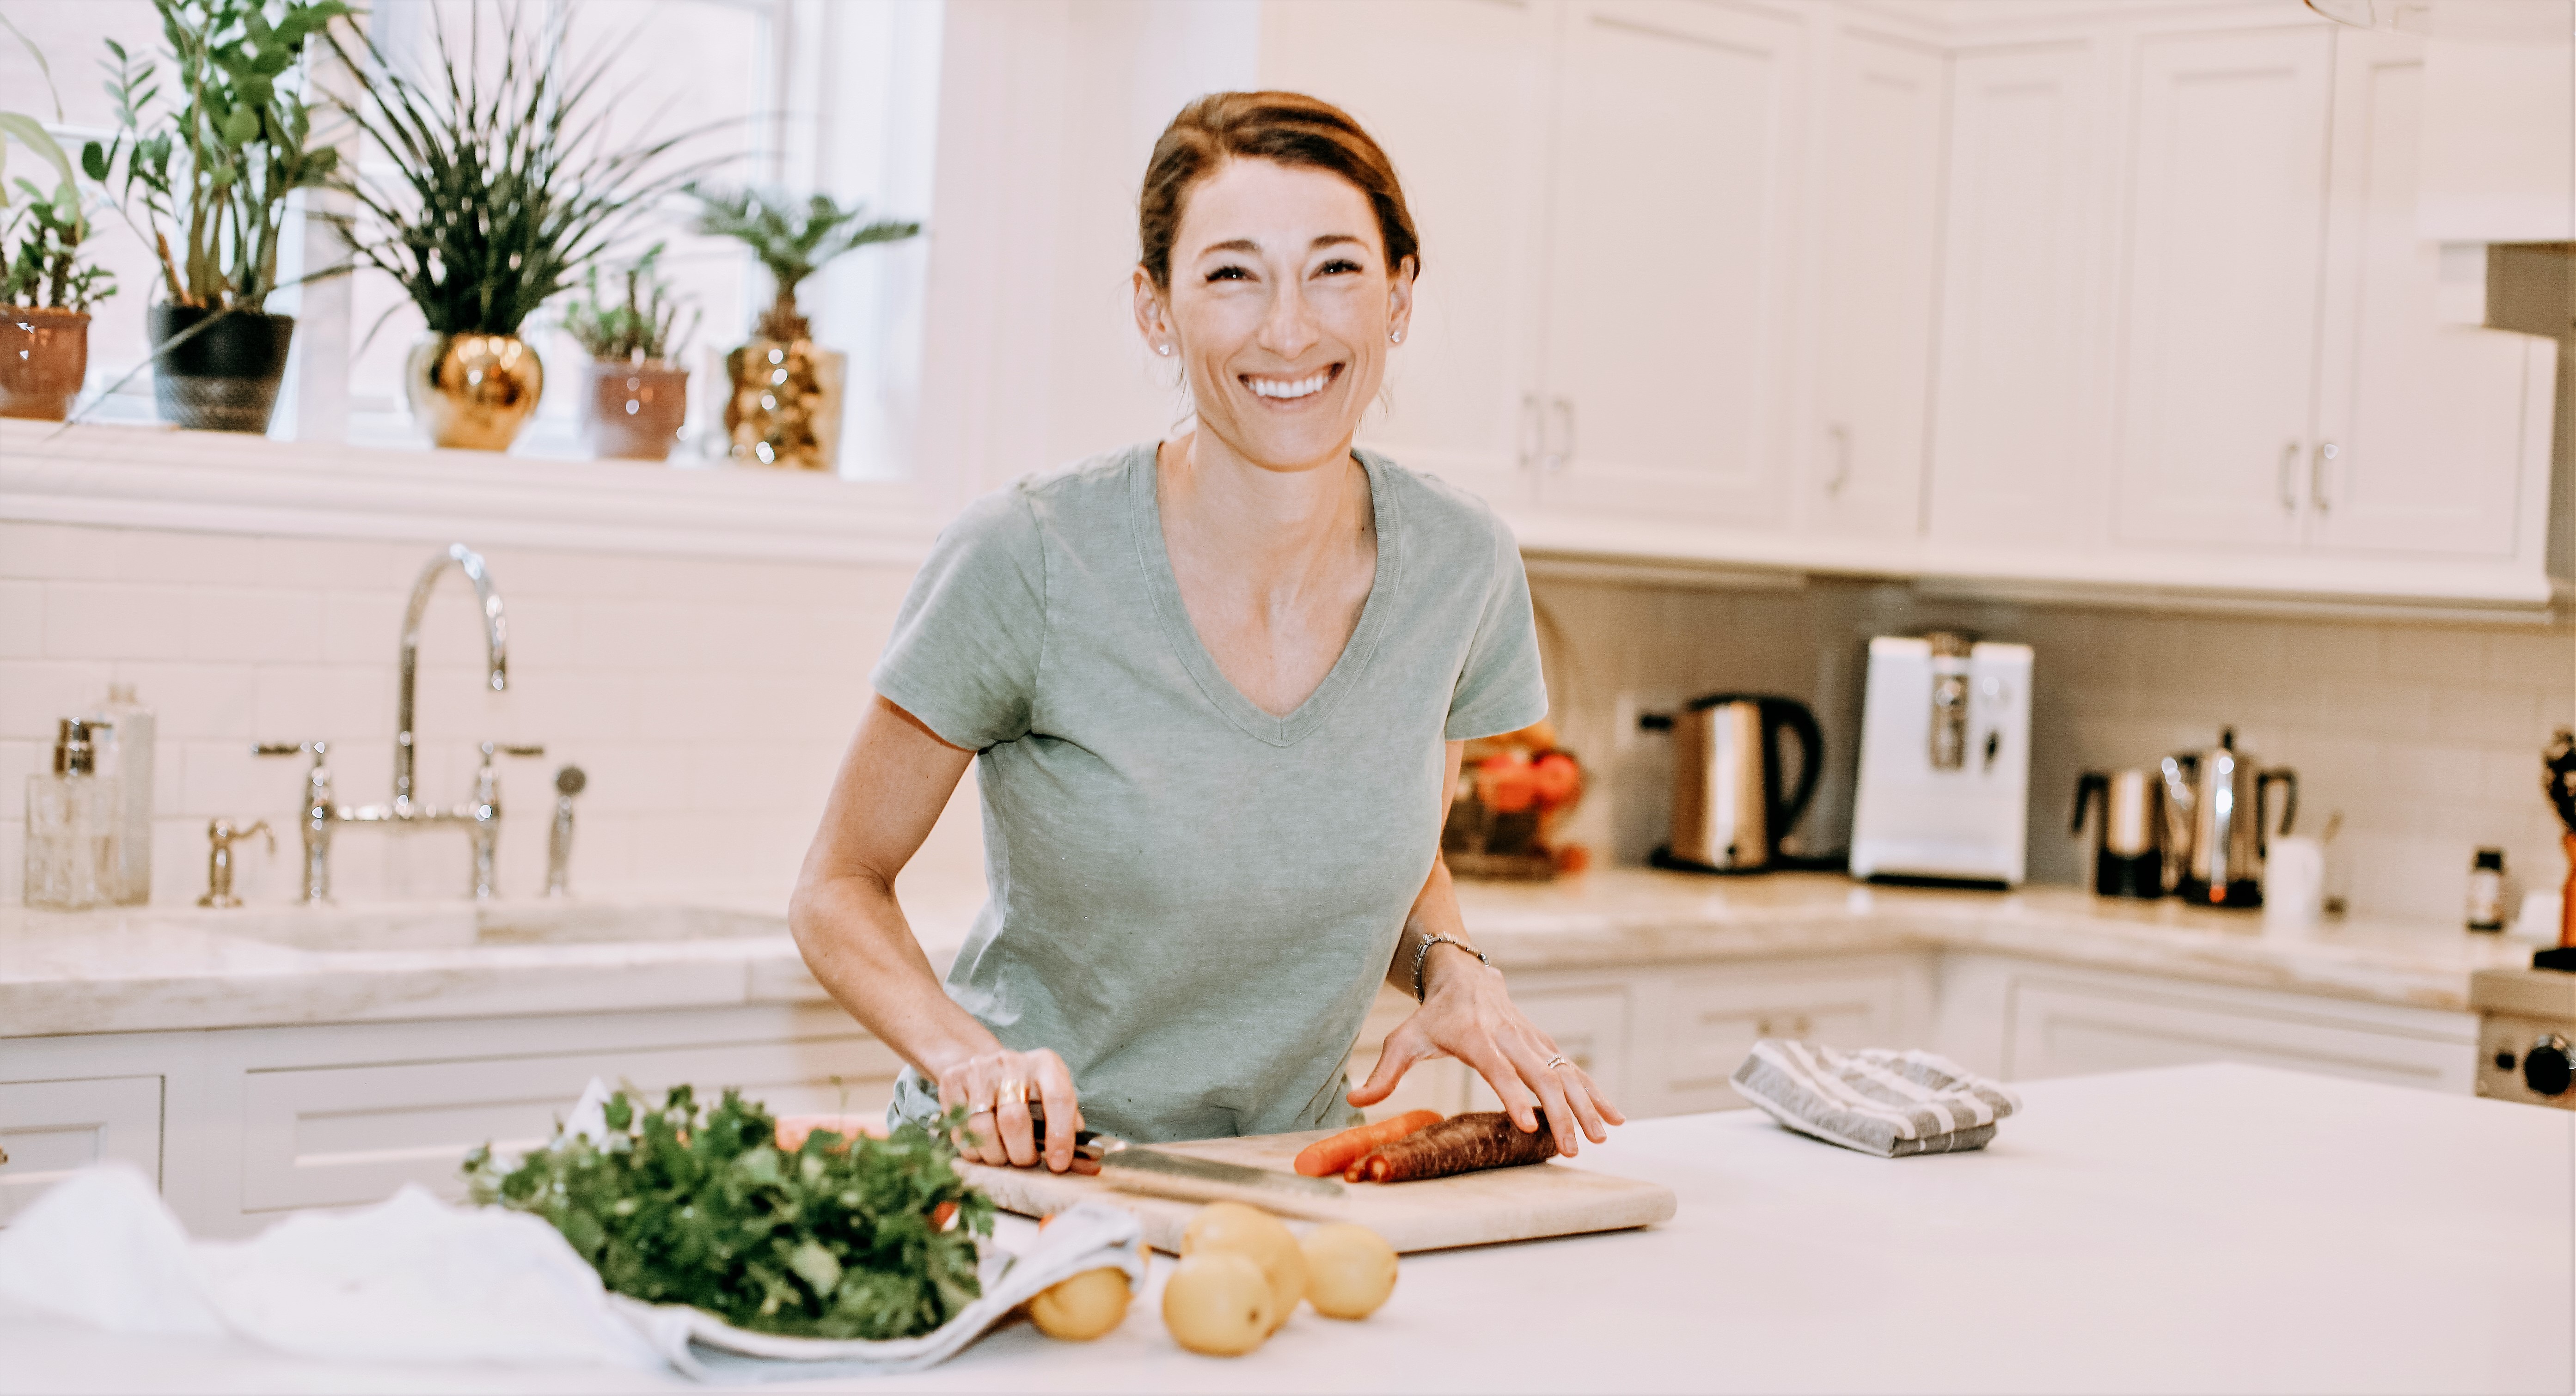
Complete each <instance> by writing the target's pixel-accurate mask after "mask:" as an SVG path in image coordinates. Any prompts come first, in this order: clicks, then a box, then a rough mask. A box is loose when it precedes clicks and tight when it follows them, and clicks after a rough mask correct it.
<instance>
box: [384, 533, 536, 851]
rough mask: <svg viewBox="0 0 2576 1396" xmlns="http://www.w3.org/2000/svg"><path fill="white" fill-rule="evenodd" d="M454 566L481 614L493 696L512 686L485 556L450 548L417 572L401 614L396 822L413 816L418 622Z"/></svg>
mask: <svg viewBox="0 0 2576 1396" xmlns="http://www.w3.org/2000/svg"><path fill="white" fill-rule="evenodd" d="M450 567H454V568H456V569H457V570H458V571H460V572H463V573H464V574H465V580H467V581H469V582H472V583H473V584H474V600H475V604H476V606H477V607H478V608H479V609H480V610H481V611H482V613H483V645H484V649H485V651H486V653H487V654H488V655H489V657H490V659H491V674H490V677H489V682H490V684H491V687H492V691H493V692H495V693H500V692H504V691H506V690H507V689H508V688H509V687H510V644H509V640H510V628H509V624H508V622H507V621H506V620H505V619H504V618H503V616H502V613H501V594H500V593H499V592H497V591H494V590H493V589H492V574H491V572H490V570H489V569H487V568H486V567H485V566H484V565H483V555H482V554H481V553H478V552H476V551H474V550H473V549H472V548H469V547H467V546H465V545H464V544H462V543H452V544H449V545H448V548H447V551H445V552H443V553H440V554H439V555H438V556H436V557H434V558H431V559H430V560H429V565H428V566H427V567H424V568H422V569H421V573H420V580H418V581H416V582H414V583H412V587H411V605H410V606H409V607H408V608H407V609H406V610H404V612H403V628H402V689H401V693H400V696H399V697H398V698H397V699H396V701H395V713H394V813H395V814H396V816H397V817H403V816H408V815H409V814H410V812H411V794H412V697H413V692H414V690H415V689H416V688H417V687H418V685H419V676H420V617H421V613H422V612H423V611H425V610H427V609H429V593H430V590H431V589H432V588H433V587H435V586H436V585H437V584H438V577H439V574H440V573H442V572H444V571H446V570H447V569H448V568H450Z"/></svg>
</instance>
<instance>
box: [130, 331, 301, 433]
mask: <svg viewBox="0 0 2576 1396" xmlns="http://www.w3.org/2000/svg"><path fill="white" fill-rule="evenodd" d="M208 320H212V321H213V322H214V323H212V324H206V325H205V328H204V329H202V330H198V332H197V333H195V334H193V335H189V336H188V339H187V341H186V342H185V343H183V344H179V345H177V346H175V347H173V348H169V349H162V348H161V347H160V346H162V345H164V344H168V343H169V342H170V341H171V340H173V339H176V338H178V337H179V336H180V335H182V334H187V332H188V331H190V330H192V329H196V327H197V326H199V325H201V324H205V322H206V321H208ZM149 323H150V330H151V336H152V344H153V348H154V354H153V359H152V396H153V399H154V401H155V402H156V403H157V404H158V405H159V406H160V409H161V419H162V420H163V421H166V422H168V423H170V424H171V425H172V426H178V427H187V428H189V429H191V430H195V431H248V432H265V431H267V430H268V417H269V413H271V412H272V411H274V410H276V407H277V385H278V384H279V383H280V382H281V381H283V380H284V379H285V377H286V349H287V344H288V342H289V341H290V340H292V339H293V338H294V337H295V317H294V316H292V315H269V314H264V313H262V312H260V311H256V310H234V311H229V312H218V311H213V310H199V309H196V308H195V307H192V306H184V305H156V306H154V307H152V309H151V311H150V322H149Z"/></svg>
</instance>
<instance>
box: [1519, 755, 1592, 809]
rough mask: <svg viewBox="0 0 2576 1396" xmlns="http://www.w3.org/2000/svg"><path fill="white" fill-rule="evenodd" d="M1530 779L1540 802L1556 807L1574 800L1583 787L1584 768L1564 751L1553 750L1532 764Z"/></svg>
mask: <svg viewBox="0 0 2576 1396" xmlns="http://www.w3.org/2000/svg"><path fill="white" fill-rule="evenodd" d="M1530 780H1531V784H1532V785H1533V786H1535V787H1536V789H1537V791H1538V802H1539V803H1540V804H1542V805H1545V806H1547V807H1548V808H1549V809H1554V808H1556V807H1557V806H1559V805H1562V804H1564V803H1566V802H1567V801H1569V800H1572V799H1573V798H1574V796H1575V793H1576V792H1577V791H1580V790H1581V789H1582V788H1583V768H1582V767H1580V766H1578V765H1576V764H1574V758H1573V757H1571V756H1568V755H1566V754H1565V753H1564V752H1561V751H1551V752H1549V753H1548V754H1547V755H1545V756H1542V757H1540V758H1539V759H1538V760H1537V761H1536V762H1535V763H1533V764H1532V765H1531V766H1530Z"/></svg>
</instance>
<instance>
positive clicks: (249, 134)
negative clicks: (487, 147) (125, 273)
mask: <svg viewBox="0 0 2576 1396" xmlns="http://www.w3.org/2000/svg"><path fill="white" fill-rule="evenodd" d="M152 4H153V9H154V10H155V11H156V12H157V13H158V14H159V16H160V19H161V35H162V40H163V43H164V44H165V45H166V52H165V53H164V54H163V55H162V58H163V59H164V60H166V62H167V64H168V67H167V69H166V71H165V70H164V69H163V68H162V66H161V64H160V63H157V62H155V61H154V60H152V59H149V58H145V59H140V60H138V59H136V58H134V57H132V56H131V55H129V54H128V53H127V52H126V50H125V47H124V46H123V45H122V44H119V43H117V42H116V41H115V40H112V39H111V40H109V41H108V45H107V47H108V52H109V53H111V54H112V55H114V57H115V61H114V62H113V63H111V64H109V65H108V67H109V72H110V74H111V76H110V80H109V82H108V93H109V95H110V97H112V98H113V99H114V101H115V103H116V120H117V131H116V135H115V138H114V140H113V141H112V142H111V143H110V144H109V145H108V146H107V147H105V148H103V149H102V150H101V151H100V152H99V159H98V160H96V161H91V160H90V159H89V155H88V153H87V152H86V151H84V152H83V156H82V159H83V162H84V163H85V164H89V165H90V167H91V174H92V176H93V177H94V178H97V179H100V180H102V181H104V180H105V179H107V178H108V173H107V172H108V170H109V169H110V168H111V167H113V166H116V165H118V164H122V166H123V169H124V174H123V178H122V181H121V184H120V186H119V192H118V202H119V207H120V208H121V209H122V211H123V212H124V215H125V217H126V220H127V222H128V223H129V224H130V225H132V226H133V227H134V230H135V234H136V235H137V236H138V237H141V238H142V239H143V240H144V242H145V243H147V244H149V245H150V246H151V247H152V248H153V249H154V251H155V252H157V253H158V254H159V257H160V261H161V278H162V283H163V284H162V288H161V289H162V291H163V293H164V294H165V295H166V296H167V299H166V300H165V301H163V302H161V303H160V304H157V305H154V306H153V307H151V310H150V311H149V315H150V337H151V341H152V344H153V393H154V396H155V398H156V400H157V401H158V403H159V405H160V409H161V415H162V416H163V417H164V418H166V419H168V420H169V421H171V422H173V423H176V424H177V425H179V426H183V427H200V428H205V429H209V430H215V431H250V432H264V431H266V430H268V418H269V413H270V411H271V410H272V409H274V408H275V407H276V405H277V386H278V383H279V381H280V380H282V379H283V378H284V377H285V375H286V351H287V347H288V343H289V341H290V340H291V339H292V337H293V335H294V333H295V321H294V319H293V318H292V317H289V316H284V315H270V314H268V313H267V312H266V306H267V304H268V297H269V295H270V293H271V292H274V291H276V290H278V289H280V285H279V282H278V277H277V253H278V246H279V243H280V240H281V239H282V237H283V236H284V233H285V224H286V201H287V197H288V196H289V195H291V194H293V193H294V192H295V191H296V190H298V189H312V188H317V187H319V186H321V185H322V184H323V183H324V182H325V181H326V180H328V179H329V178H330V176H331V174H332V172H333V171H334V170H335V169H336V168H337V167H338V164H339V154H340V153H339V152H338V151H337V150H335V149H333V148H332V147H331V146H329V145H327V144H320V145H317V144H315V143H314V141H313V124H312V111H311V108H310V107H309V106H308V105H307V103H306V102H305V100H304V97H303V94H302V92H301V91H300V90H299V87H300V84H299V77H300V69H301V66H302V63H303V58H304V48H305V43H306V41H307V40H309V39H311V38H312V37H313V36H314V35H316V34H318V33H321V32H322V31H323V30H324V29H325V27H326V26H328V25H329V24H330V22H331V21H332V20H334V19H337V18H339V17H341V16H343V15H347V14H349V13H351V10H350V8H349V6H348V5H346V4H345V3H343V0H152ZM138 209H139V210H140V212H141V215H142V219H141V222H140V223H136V222H135V215H136V212H137V210H138ZM337 270H339V268H329V269H325V270H324V271H320V272H315V273H312V275H314V276H320V275H328V274H331V273H332V272H335V271H337ZM306 279H310V277H308V278H306Z"/></svg>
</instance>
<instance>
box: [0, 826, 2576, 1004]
mask: <svg viewBox="0 0 2576 1396" xmlns="http://www.w3.org/2000/svg"><path fill="white" fill-rule="evenodd" d="M900 890H901V894H902V896H903V900H904V907H905V912H906V914H907V916H909V918H910V919H911V921H912V924H913V927H914V930H915V932H916V934H918V935H919V936H920V937H921V939H922V942H923V944H924V946H925V947H926V948H928V950H929V951H930V954H931V959H932V961H933V963H935V964H944V963H945V962H946V960H947V959H948V957H949V956H950V955H951V954H953V953H954V950H955V947H956V946H957V945H958V943H959V942H960V941H962V940H963V938H964V937H965V934H966V932H967V929H968V928H969V926H970V925H971V924H972V922H973V919H974V915H975V911H976V906H977V903H978V901H979V900H980V897H981V894H982V893H981V888H980V887H977V888H965V887H954V888H951V887H940V888H928V889H918V888H911V887H906V888H902V889H900ZM1459 901H1460V904H1461V907H1462V909H1463V910H1464V912H1465V915H1466V920H1467V926H1468V929H1469V931H1470V932H1471V933H1472V934H1473V935H1474V936H1475V937H1476V939H1477V941H1478V943H1479V944H1481V945H1482V946H1484V947H1485V949H1486V950H1488V951H1489V952H1490V953H1492V954H1493V956H1494V957H1495V960H1496V961H1497V963H1500V964H1502V965H1503V966H1504V967H1505V968H1506V969H1507V970H1508V969H1523V970H1528V969H1556V968H1574V967H1580V966H1633V965H1653V964H1665V963H1678V962H1685V961H1701V962H1705V961H1717V960H1729V959H1765V958H1779V957H1786V956H1803V955H1842V954H1869V953H1884V952H1906V951H1928V950H1937V949H1948V950H1961V951H1981V952H1990V953H1995V954H2004V955H2014V956H2020V957H2025V958H2035V959H2044V960H2053V961H2058V962H2063V963H2074V964H2084V965H2092V966H2098V967H2102V968H2108V969H2122V970H2129V971H2134V972H2140V973H2149V974H2161V975H2168V976H2172V977H2177V978H2184V979H2193V980H2201V981H2206V982H2214V983H2226V984H2236V985H2243V986H2249V987H2256V988H2274V989H2287V990H2293V991H2299V992H2308V993H2316V994H2325V995H2332V996H2336V997H2343V998H2352V999H2362V1000H2368V1001H2372V1002H2380V1003H2393V1004H2406V1005H2412V1006H2416V1007H2423V1008H2435V1009H2450V1010H2465V1009H2466V1008H2467V1006H2468V991H2469V976H2470V975H2471V974H2472V973H2473V972H2474V971H2476V970H2478V969H2481V968H2485V967H2488V966H2493V965H2507V964H2527V963H2528V962H2529V959H2528V956H2529V953H2530V952H2529V947H2528V946H2526V945H2523V944H2521V943H2518V942H2512V941H2507V940H2504V939H2502V938H2499V937H2495V936H2478V935H2471V934H2469V933H2468V932H2465V931H2460V930H2454V929H2450V928H2445V927H2437V926H2406V925H2376V924H2364V923H2358V922H2356V923H2330V924H2329V925H2327V926H2325V927H2321V928H2318V929H2316V930H2313V931H2308V932H2303V933H2296V934H2283V933H2279V932H2272V931H2267V930H2265V928H2264V927H2263V924H2262V919H2261V918H2260V917H2259V916H2255V915H2248V914H2244V913H2236V912H2218V911H2210V910H2205V909H2199V908H2192V907H2185V906H2182V905H2180V904H2178V903H2174V902H2170V901H2168V902H2143V903H2141V902H2116V901H2109V900H2104V899H2099V898H2095V897H2092V896H2089V895H2087V894H2085V893H2083V892H2080V891H2077V890H2074V889H2071V888H2028V889H2024V890H2022V891H2019V892H2012V893H1987V892H1958V891H1936V890H1926V889H1900V888H1884V887H1867V886H1861V885H1858V884H1855V883H1853V882H1851V881H1849V880H1848V879H1845V878H1842V877H1839V876H1831V875H1825V874H1778V875H1773V876H1769V877H1760V878H1723V879H1721V878H1700V877H1692V876H1688V875H1685V874H1679V873H1664V872H1650V871H1646V870H1643V869H1625V868H1621V869H1604V870H1600V871H1596V872H1592V873H1589V874H1586V875H1584V876H1581V877H1577V878H1570V879H1566V880H1563V881H1560V882H1556V883H1549V884H1497V883H1464V884H1461V886H1460V888H1459ZM823 1001H824V995H823V993H822V990H821V988H820V987H819V986H818V985H816V984H815V982H814V980H813V977H812V976H811V975H809V974H807V973H806V971H805V966H804V962H803V961H802V960H801V959H800V958H799V957H798V955H797V952H796V947H795V944H794V942H793V941H792V940H791V939H790V938H789V936H788V933H787V924H786V917H785V915H784V913H783V911H781V910H780V909H778V908H776V907H774V906H763V905H758V904H754V903H748V902H743V901H739V900H728V899H725V898H721V897H719V898H702V899H691V900H679V901H660V902H652V903H640V902H639V903H616V902H605V903H603V902H578V903H496V904H493V905H490V906H485V907H476V906H473V905H470V904H466V903H435V904H407V905H388V906H372V907H355V906H353V907H329V908H313V909H307V908H294V907H280V908H249V909H243V910H238V911H221V912H218V911H198V910H194V909H184V910H182V909H169V910H164V909H157V908H145V909H136V910H127V911H104V912H83V913H44V912H32V911H24V910H17V909H11V910H8V911H5V912H0V1038H9V1037H41V1036H54V1035H60V1034H68V1033H93V1032H154V1031H174V1030H183V1029H203V1028H237V1027H271V1026H285V1025H293V1024H314V1023H352V1022H384V1021H397V1020H404V1019H421V1018H473V1017H497V1016H511V1015H520V1014H529V1015H534V1014H553V1013H583V1012H611V1011H619V1010H648V1009H668V1008H699V1007H719V1006H731V1005H743V1004H759V1003H808V1002H810V1003H820V1002H823Z"/></svg>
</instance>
